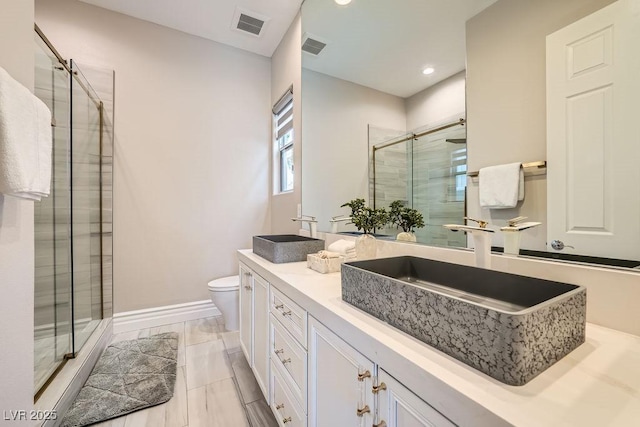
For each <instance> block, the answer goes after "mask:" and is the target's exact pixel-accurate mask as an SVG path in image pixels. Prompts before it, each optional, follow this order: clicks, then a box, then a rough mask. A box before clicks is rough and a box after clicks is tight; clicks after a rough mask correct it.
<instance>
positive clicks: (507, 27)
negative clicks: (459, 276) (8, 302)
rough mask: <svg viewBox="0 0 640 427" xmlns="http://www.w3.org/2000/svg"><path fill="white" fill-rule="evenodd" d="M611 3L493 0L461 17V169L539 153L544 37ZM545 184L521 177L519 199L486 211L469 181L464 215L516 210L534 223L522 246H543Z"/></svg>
mask: <svg viewBox="0 0 640 427" xmlns="http://www.w3.org/2000/svg"><path fill="white" fill-rule="evenodd" d="M612 1H613V0H563V1H556V0H539V1H535V2H532V1H528V0H499V1H498V2H496V3H494V4H493V5H492V6H490V7H489V8H487V9H485V10H484V11H483V12H481V13H479V14H478V15H476V16H474V17H473V18H471V19H470V20H469V21H467V25H466V43H467V121H468V123H467V125H468V129H467V138H468V141H469V144H468V155H469V158H468V163H467V164H468V170H469V171H477V170H479V169H480V168H482V167H485V166H493V165H499V164H503V163H513V162H533V161H538V160H545V159H546V135H547V134H546V132H547V130H546V129H547V128H546V89H545V88H546V69H545V62H546V60H545V49H546V48H545V43H546V39H545V38H546V36H547V35H548V34H550V33H552V32H554V31H556V30H558V29H560V28H562V27H565V26H566V25H568V24H570V23H571V22H574V21H576V20H577V19H579V18H582V17H584V16H586V15H588V14H590V13H592V12H594V11H596V10H598V9H600V8H602V7H604V6H606V5H607V4H609V3H612ZM546 186H547V182H546V179H545V177H544V176H541V177H532V178H530V179H527V180H526V181H525V200H524V202H523V203H522V204H520V205H519V206H517V207H516V208H514V209H502V210H492V211H490V210H488V209H481V208H480V206H479V201H478V184H477V183H476V184H474V183H471V182H470V181H469V185H468V188H467V197H468V199H467V207H468V213H469V216H471V217H474V218H485V219H488V220H489V221H490V222H492V223H495V224H496V225H497V226H500V225H505V224H506V221H505V220H506V219H508V218H513V217H516V216H519V215H523V216H527V217H529V219H530V220H531V221H541V222H542V223H543V226H541V227H536V228H535V229H533V230H530V231H528V232H525V233H523V241H522V247H523V248H526V249H536V250H545V247H546V246H545V241H546V234H547V233H546V226H545V225H544V224H545V223H546V215H547V202H546V199H547V193H546ZM500 239H501V236H496V238H495V239H494V244H498V245H501V241H500Z"/></svg>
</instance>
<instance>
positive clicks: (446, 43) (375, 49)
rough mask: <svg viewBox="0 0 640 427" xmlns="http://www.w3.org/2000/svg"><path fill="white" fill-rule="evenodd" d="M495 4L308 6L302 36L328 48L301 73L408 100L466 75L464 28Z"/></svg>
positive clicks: (389, 1)
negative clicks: (317, 74) (311, 72)
mask: <svg viewBox="0 0 640 427" xmlns="http://www.w3.org/2000/svg"><path fill="white" fill-rule="evenodd" d="M495 2H496V0H395V1H394V0H353V1H352V2H351V3H350V4H349V5H348V6H342V7H340V6H337V5H336V4H335V3H334V2H333V1H331V0H306V1H305V2H304V4H303V6H302V31H303V33H305V32H306V33H309V34H310V35H311V37H312V38H318V39H319V40H321V41H325V42H327V47H326V48H325V49H324V50H323V51H322V52H321V53H320V55H318V56H317V57H314V56H312V55H309V54H307V53H304V52H303V58H302V61H303V67H304V68H307V69H311V70H314V71H318V72H320V73H323V74H328V75H331V76H334V77H338V78H340V79H343V80H347V81H351V82H355V83H358V84H361V85H363V86H367V87H371V88H374V89H377V90H380V91H382V92H386V93H390V94H393V95H396V96H400V97H402V98H407V97H409V96H411V95H413V94H415V93H417V92H420V91H421V90H424V89H426V88H427V87H429V86H431V85H433V84H435V83H437V82H439V81H441V80H443V79H445V78H447V77H450V76H452V75H454V74H456V73H458V72H460V71H462V70H464V69H465V22H466V21H467V20H468V19H469V18H471V17H472V16H474V15H476V14H477V13H479V12H480V11H482V10H484V9H485V8H487V7H488V6H490V5H491V4H493V3H495ZM426 67H433V68H435V72H434V73H433V74H431V75H429V76H425V75H424V74H422V69H424V68H426Z"/></svg>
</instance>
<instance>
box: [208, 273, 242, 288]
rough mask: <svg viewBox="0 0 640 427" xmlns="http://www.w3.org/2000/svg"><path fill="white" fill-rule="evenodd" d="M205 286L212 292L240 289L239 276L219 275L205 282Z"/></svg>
mask: <svg viewBox="0 0 640 427" xmlns="http://www.w3.org/2000/svg"><path fill="white" fill-rule="evenodd" d="M207 287H208V288H209V290H210V291H213V292H229V291H237V290H238V289H240V276H229V277H221V278H220V279H215V280H212V281H210V282H209V283H207Z"/></svg>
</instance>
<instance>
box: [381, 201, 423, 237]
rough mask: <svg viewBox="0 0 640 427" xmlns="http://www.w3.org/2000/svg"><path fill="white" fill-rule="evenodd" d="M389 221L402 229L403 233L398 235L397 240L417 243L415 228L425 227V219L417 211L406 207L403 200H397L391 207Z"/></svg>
mask: <svg viewBox="0 0 640 427" xmlns="http://www.w3.org/2000/svg"><path fill="white" fill-rule="evenodd" d="M389 221H390V222H391V224H393V225H395V226H396V228H402V232H401V233H398V235H397V236H396V240H404V241H408V242H415V241H416V235H415V234H414V232H413V231H414V229H415V228H422V227H424V218H423V217H422V214H421V213H420V212H419V211H417V210H416V209H413V208H409V207H406V206H404V202H402V201H401V200H395V201H393V202H391V204H390V205H389Z"/></svg>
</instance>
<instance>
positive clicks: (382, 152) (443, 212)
mask: <svg viewBox="0 0 640 427" xmlns="http://www.w3.org/2000/svg"><path fill="white" fill-rule="evenodd" d="M385 132H386V133H389V131H385V130H382V129H377V128H372V127H370V131H369V136H370V146H371V147H372V150H371V152H372V171H373V173H372V176H371V177H372V187H373V188H372V192H373V194H372V196H373V206H374V207H375V208H388V207H389V204H390V203H391V202H393V201H394V200H402V201H404V202H405V204H406V206H408V207H411V208H414V209H416V210H418V211H419V212H420V213H422V216H423V217H424V222H425V227H424V228H419V229H416V230H415V234H416V238H417V241H418V242H419V243H424V244H429V245H435V246H453V247H460V246H465V245H466V237H465V235H464V233H452V232H450V231H448V230H447V229H445V228H444V227H442V225H443V224H449V223H456V224H464V219H463V218H464V216H465V210H466V207H465V190H466V183H467V176H466V173H467V144H466V129H465V127H464V125H463V124H462V123H458V122H456V123H452V124H450V125H444V126H442V127H439V128H437V129H433V130H429V129H425V130H417V131H415V132H413V133H409V134H403V135H402V136H398V137H394V138H391V139H387V140H385V141H382V142H380V140H379V139H377V140H374V139H373V138H372V135H373V136H374V137H375V136H376V135H378V134H384V133H385ZM374 141H375V142H374ZM400 231H402V230H400ZM397 232H398V230H396V229H386V230H385V231H384V233H385V234H396V233H397Z"/></svg>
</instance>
